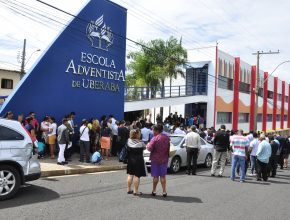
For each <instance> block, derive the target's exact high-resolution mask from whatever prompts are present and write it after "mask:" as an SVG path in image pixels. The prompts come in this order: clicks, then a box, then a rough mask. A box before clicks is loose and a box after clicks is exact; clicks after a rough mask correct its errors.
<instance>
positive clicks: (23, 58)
mask: <svg viewBox="0 0 290 220" xmlns="http://www.w3.org/2000/svg"><path fill="white" fill-rule="evenodd" d="M25 50H26V39H24V42H23V50H22V58H21V70H20V78H22V77H23V76H24V74H25V70H24V67H25V53H26V52H25Z"/></svg>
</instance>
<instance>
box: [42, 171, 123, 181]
mask: <svg viewBox="0 0 290 220" xmlns="http://www.w3.org/2000/svg"><path fill="white" fill-rule="evenodd" d="M116 172H118V171H104V172H96V173H83V174H72V175H63V176H49V177H43V178H42V179H56V178H65V177H75V176H83V175H100V174H106V173H116Z"/></svg>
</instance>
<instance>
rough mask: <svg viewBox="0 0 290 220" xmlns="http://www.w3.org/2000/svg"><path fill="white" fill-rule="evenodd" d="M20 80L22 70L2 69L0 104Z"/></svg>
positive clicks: (0, 76) (0, 73)
mask: <svg viewBox="0 0 290 220" xmlns="http://www.w3.org/2000/svg"><path fill="white" fill-rule="evenodd" d="M19 81H20V71H16V70H7V69H0V83H1V87H0V106H1V105H2V103H3V102H4V100H5V98H6V97H7V96H8V95H10V93H11V92H12V91H13V90H14V89H15V87H16V85H17V84H18V82H19Z"/></svg>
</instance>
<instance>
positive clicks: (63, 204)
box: [0, 166, 290, 220]
mask: <svg viewBox="0 0 290 220" xmlns="http://www.w3.org/2000/svg"><path fill="white" fill-rule="evenodd" d="M229 173H230V166H227V168H226V173H225V177H224V178H218V177H210V171H209V170H208V169H204V168H199V169H198V172H197V176H188V175H185V172H184V171H183V172H181V173H178V174H177V175H168V178H167V186H168V195H169V196H168V197H167V198H163V197H161V196H160V194H161V187H160V185H159V186H158V195H157V196H156V197H152V196H151V195H150V193H151V190H152V179H151V177H144V178H141V185H140V191H141V192H143V193H144V195H143V196H140V197H138V196H133V195H127V192H126V191H127V189H126V177H127V175H126V172H125V171H124V170H123V171H113V172H102V173H93V174H82V175H73V176H60V177H48V178H41V179H40V180H37V181H35V182H31V185H27V186H26V187H23V188H21V190H20V192H19V194H18V195H17V197H16V198H14V199H12V200H8V201H3V202H0V210H1V211H0V219H5V220H10V219H11V220H12V219H13V220H15V219H20V220H22V219H29V220H34V219H37V220H42V219H44V220H46V219H48V220H50V219H54V220H55V219H56V220H58V219H61V220H66V219H69V220H72V219H73V220H74V219H76V220H77V219H83V220H87V219H88V220H90V219H92V220H95V219H102V220H103V219H125V220H131V219H132V220H136V219H138V220H142V219H145V220H149V219H158V220H159V219H160V220H163V219H186V220H188V219H218V220H219V219H222V220H224V219H242V220H245V219H247V220H248V219H249V220H251V219H253V220H260V219H263V220H264V219H269V220H270V219H275V220H280V219H281V220H288V219H290V211H289V204H290V196H289V189H290V187H289V186H290V169H287V170H278V176H277V178H270V179H269V182H267V183H263V182H257V181H255V179H254V178H253V177H248V178H247V181H246V182H245V183H240V182H238V181H235V182H233V181H231V180H230V179H229Z"/></svg>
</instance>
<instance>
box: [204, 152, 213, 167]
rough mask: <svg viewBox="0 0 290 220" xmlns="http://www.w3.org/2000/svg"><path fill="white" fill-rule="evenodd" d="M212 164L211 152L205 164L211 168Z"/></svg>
mask: <svg viewBox="0 0 290 220" xmlns="http://www.w3.org/2000/svg"><path fill="white" fill-rule="evenodd" d="M211 165H212V156H211V154H208V155H206V157H205V160H204V166H205V167H206V168H210V167H211Z"/></svg>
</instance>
